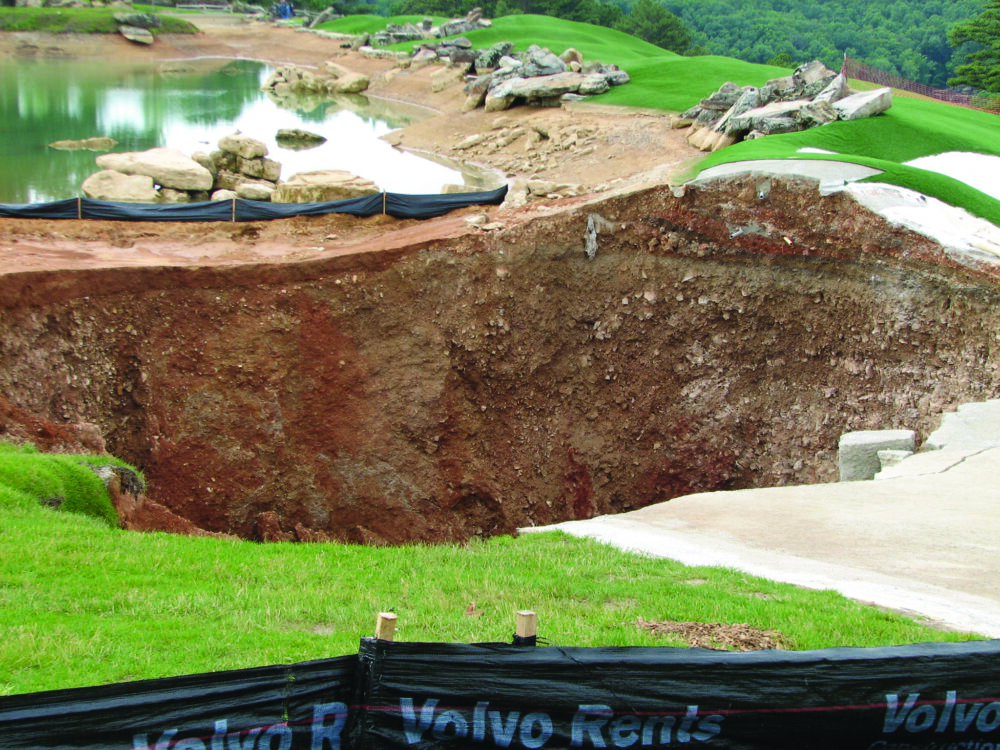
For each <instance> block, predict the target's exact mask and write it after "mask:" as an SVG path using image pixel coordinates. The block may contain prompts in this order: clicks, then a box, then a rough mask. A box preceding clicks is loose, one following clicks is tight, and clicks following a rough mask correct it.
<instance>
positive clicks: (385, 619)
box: [375, 612, 396, 641]
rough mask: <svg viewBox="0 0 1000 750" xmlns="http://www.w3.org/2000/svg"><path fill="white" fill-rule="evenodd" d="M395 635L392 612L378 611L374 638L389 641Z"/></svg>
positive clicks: (394, 618)
mask: <svg viewBox="0 0 1000 750" xmlns="http://www.w3.org/2000/svg"><path fill="white" fill-rule="evenodd" d="M395 635H396V615H395V614H393V613H392V612H379V613H378V621H376V623H375V638H376V639H377V640H380V641H391V640H392V639H393V638H394V637H395Z"/></svg>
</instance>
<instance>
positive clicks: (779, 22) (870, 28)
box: [324, 0, 983, 88]
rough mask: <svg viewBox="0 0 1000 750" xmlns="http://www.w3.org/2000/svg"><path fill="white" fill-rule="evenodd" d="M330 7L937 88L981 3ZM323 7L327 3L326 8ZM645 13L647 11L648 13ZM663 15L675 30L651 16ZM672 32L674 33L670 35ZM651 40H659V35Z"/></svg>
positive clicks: (824, 0)
mask: <svg viewBox="0 0 1000 750" xmlns="http://www.w3.org/2000/svg"><path fill="white" fill-rule="evenodd" d="M361 2H363V3H364V4H363V5H362V4H360V3H359V2H358V1H357V0H355V1H354V2H353V3H352V2H351V0H336V2H334V5H335V6H339V7H340V12H344V13H361V12H377V13H380V14H382V15H398V14H405V13H410V14H414V13H423V14H434V15H442V16H458V15H463V14H465V13H466V12H468V11H469V10H471V9H472V8H473V7H477V6H478V7H481V8H482V9H483V12H484V15H485V16H486V17H487V18H496V17H499V16H504V15H510V14H512V13H537V14H542V15H549V16H555V17H557V18H563V19H566V20H570V21H583V22H585V23H592V24H596V25H599V26H607V27H610V28H618V29H621V30H623V31H627V32H629V33H634V34H636V35H637V36H640V37H642V38H643V39H645V40H646V41H649V42H651V43H653V44H657V45H659V46H661V47H664V48H665V49H671V50H673V51H675V52H679V53H681V54H689V55H690V54H713V55H725V56H727V57H735V58H737V59H740V60H746V61H748V62H758V63H771V64H776V65H782V66H784V67H789V68H791V67H795V66H796V65H797V64H799V63H803V62H808V61H810V60H816V59H818V60H822V61H823V62H824V63H826V64H827V65H828V66H829V67H831V68H833V69H834V70H838V69H839V68H840V63H841V60H842V59H843V56H844V54H845V53H846V54H848V55H849V56H851V57H853V58H855V59H857V60H861V61H862V62H865V63H868V64H869V65H872V66H875V67H877V68H880V69H883V70H886V71H889V72H890V73H896V74H897V75H901V76H904V77H905V78H909V79H912V80H914V81H918V82H920V83H925V84H929V85H932V86H939V87H942V88H943V87H945V86H946V85H947V81H948V79H949V78H951V77H953V76H954V75H955V68H956V66H957V65H959V64H961V63H962V62H963V61H964V60H965V56H966V53H967V52H969V51H970V49H969V48H967V46H963V47H958V48H953V47H951V46H950V45H949V43H948V31H949V30H950V29H951V28H952V27H953V26H955V25H956V24H958V23H961V22H963V21H967V20H969V19H971V18H973V17H974V16H976V15H977V14H979V13H980V12H981V11H982V9H983V0H885V1H884V2H874V3H873V2H868V1H867V0H796V1H795V2H793V1H792V0H361ZM324 4H325V3H324ZM650 6H655V7H653V8H651V7H650ZM659 10H666V11H669V14H667V15H673V16H676V17H677V19H680V21H681V24H679V25H677V24H673V23H671V21H670V19H669V18H665V17H664V16H663V15H662V14H660V13H657V11H659ZM678 26H680V28H678ZM657 35H660V36H659V38H657Z"/></svg>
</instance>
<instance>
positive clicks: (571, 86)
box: [498, 55, 584, 101]
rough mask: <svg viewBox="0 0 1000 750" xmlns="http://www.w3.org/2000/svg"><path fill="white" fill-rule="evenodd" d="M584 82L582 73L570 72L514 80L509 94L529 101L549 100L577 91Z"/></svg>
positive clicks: (511, 82) (509, 88)
mask: <svg viewBox="0 0 1000 750" xmlns="http://www.w3.org/2000/svg"><path fill="white" fill-rule="evenodd" d="M553 57H555V55H553ZM556 59H559V58H556ZM583 80H584V77H583V75H582V74H581V73H572V72H568V71H566V72H562V73H556V74H554V75H544V76H535V77H532V78H513V79H511V80H510V82H509V86H508V93H509V94H510V95H512V96H516V97H517V96H519V97H522V98H524V99H527V100H528V101H532V100H536V99H549V98H551V97H554V96H562V95H563V94H566V93H568V92H570V91H577V90H578V89H579V88H580V84H581V83H582V82H583ZM498 88H499V87H498Z"/></svg>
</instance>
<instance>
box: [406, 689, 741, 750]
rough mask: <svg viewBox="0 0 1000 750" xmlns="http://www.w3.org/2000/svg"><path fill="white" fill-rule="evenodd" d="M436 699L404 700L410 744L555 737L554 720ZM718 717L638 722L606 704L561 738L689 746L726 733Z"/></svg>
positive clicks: (582, 714)
mask: <svg viewBox="0 0 1000 750" xmlns="http://www.w3.org/2000/svg"><path fill="white" fill-rule="evenodd" d="M439 703H440V700H439V699H438V698H429V699H427V700H426V701H425V702H424V704H423V705H422V706H421V707H420V708H419V709H418V708H416V707H415V706H414V704H413V699H412V698H400V699H399V708H400V713H401V715H402V718H403V734H404V736H405V737H406V742H407V743H408V744H410V745H415V744H417V743H419V742H423V741H425V740H427V741H432V742H433V741H435V740H437V741H441V740H471V741H473V742H482V743H491V744H493V745H495V746H496V747H502V748H507V747H510V746H511V745H520V746H522V747H525V748H528V750H536V749H537V748H541V747H545V745H546V743H548V742H549V740H551V739H552V737H553V736H554V735H555V734H556V723H555V722H554V721H553V720H552V716H551V715H550V714H548V713H545V712H542V711H536V712H529V713H522V712H521V711H499V710H495V709H490V704H489V701H480V702H478V703H476V706H475V708H474V709H472V710H471V711H469V710H468V709H466V710H461V709H456V708H439V707H438V704H439ZM722 719H723V717H722V716H720V715H719V714H702V713H700V712H699V709H698V706H688V707H687V708H686V710H684V711H679V712H677V713H676V714H669V713H666V714H656V715H645V716H639V715H636V714H620V713H619V714H616V713H615V712H614V711H613V710H612V709H611V707H610V706H606V705H603V704H581V705H580V706H579V707H578V708H577V711H576V713H574V714H573V717H572V719H571V720H570V722H569V724H568V726H567V727H561V729H562V732H561V735H562V736H564V737H565V736H568V737H569V738H570V746H571V747H583V748H614V747H639V746H641V747H664V746H669V745H673V744H675V743H677V744H685V743H688V742H692V741H694V742H707V741H708V740H710V739H712V738H713V737H715V736H716V735H718V734H719V733H720V732H721V731H722V726H721V724H722Z"/></svg>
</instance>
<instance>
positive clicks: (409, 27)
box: [371, 8, 493, 47]
mask: <svg viewBox="0 0 1000 750" xmlns="http://www.w3.org/2000/svg"><path fill="white" fill-rule="evenodd" d="M492 25H493V22H492V21H490V20H489V19H488V18H483V10H482V8H473V9H472V10H470V11H469V12H468V13H467V14H466V15H465V17H464V18H453V19H452V20H450V21H448V22H446V23H443V24H441V25H440V26H434V25H433V21H431V19H429V18H425V19H424V20H423V21H421V22H420V23H419V24H413V23H408V24H405V25H400V24H396V23H390V24H389V25H388V26H386V27H385V30H383V31H377V32H375V34H373V35H372V37H371V41H372V42H373V43H374V44H376V45H378V46H380V47H385V46H387V45H390V44H398V43H399V42H414V41H419V40H422V39H443V38H445V37H449V36H455V35H456V34H468V33H469V32H470V31H475V30H476V29H488V28H490V27H491V26H492Z"/></svg>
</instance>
